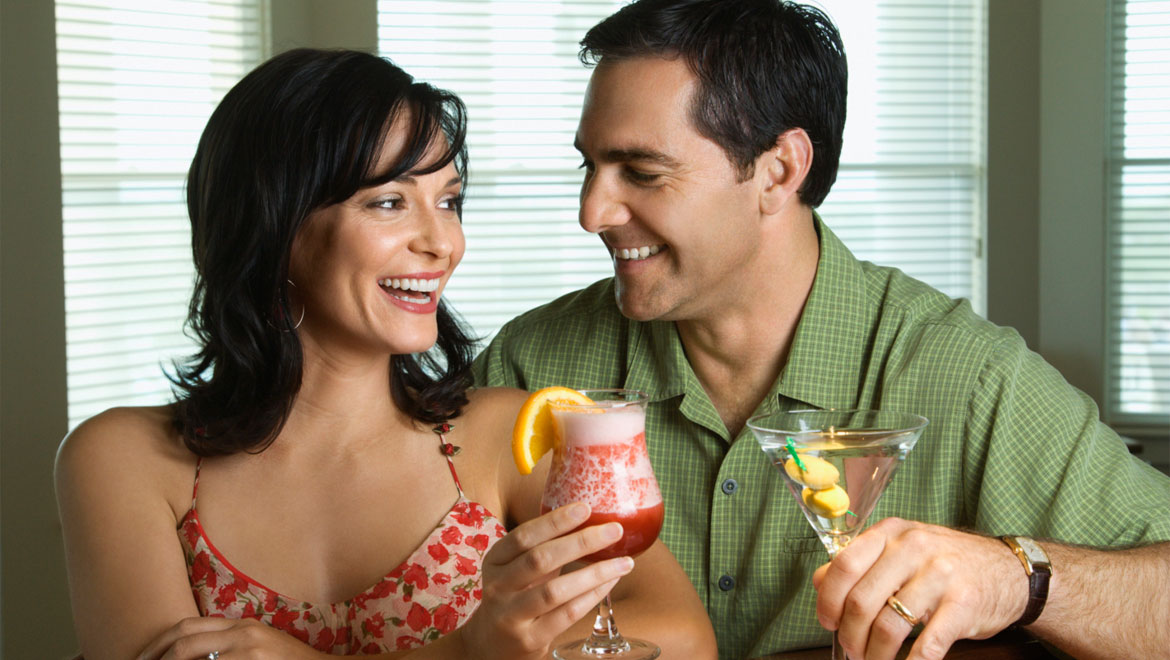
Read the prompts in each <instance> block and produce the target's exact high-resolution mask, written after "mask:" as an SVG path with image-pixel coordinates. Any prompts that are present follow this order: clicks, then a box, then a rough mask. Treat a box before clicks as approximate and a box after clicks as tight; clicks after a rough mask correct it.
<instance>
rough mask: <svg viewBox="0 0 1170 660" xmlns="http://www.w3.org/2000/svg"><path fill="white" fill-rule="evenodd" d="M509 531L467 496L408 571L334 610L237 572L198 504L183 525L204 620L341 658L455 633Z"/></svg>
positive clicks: (194, 589) (474, 603) (410, 561)
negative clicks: (257, 624)
mask: <svg viewBox="0 0 1170 660" xmlns="http://www.w3.org/2000/svg"><path fill="white" fill-rule="evenodd" d="M504 533H505V530H504V527H503V525H501V524H500V523H499V522H498V521H497V520H496V518H495V517H494V516H493V515H492V514H491V513H490V512H489V511H488V510H487V509H486V508H485V507H484V506H483V505H481V504H478V503H476V502H472V501H469V500H467V499H466V498H465V497H463V495H462V494H460V496H459V499H458V501H456V503H455V506H453V507H451V510H450V511H449V512H448V513H447V515H446V516H444V517H443V520H442V521H441V522H440V523H439V525H438V526H437V527H435V529H434V531H432V532H431V534H430V536H428V537H427V538H426V540H425V541H423V543H422V545H420V546H419V548H418V549H417V550H415V551H414V553H413V554H412V555H411V556H410V557H409V558H408V559H407V560H406V561H404V562H403V563H402V564H401V565H400V566H398V567H397V568H395V569H394V570H393V571H391V572H390V573H389V574H388V575H386V576H385V577H384V578H382V579H381V580H380V581H379V582H378V583H377V584H375V585H373V586H372V587H370V588H369V589H367V590H366V591H364V592H362V593H361V594H358V595H357V596H355V597H353V598H351V599H349V600H347V601H343V602H340V603H334V604H331V605H315V604H312V603H306V602H302V601H294V600H291V599H289V598H286V597H285V596H283V595H281V594H278V593H276V592H275V591H273V590H271V589H269V588H267V587H265V586H264V585H262V584H260V583H258V582H256V581H255V580H253V579H251V578H249V577H248V576H247V575H244V574H243V573H241V572H240V571H238V570H236V569H235V568H234V567H233V566H232V565H231V563H230V562H228V560H227V559H226V558H224V557H223V556H222V555H221V554H220V553H219V551H218V550H216V548H215V546H214V545H213V544H212V543H211V541H210V540H209V539H208V538H207V535H206V533H205V532H204V531H203V526H202V525H201V524H200V522H199V516H198V513H197V512H196V510H195V506H194V504H192V506H191V509H190V510H189V511H188V512H187V515H186V516H184V517H183V520H182V522H181V523H180V525H179V538H180V540H181V542H182V545H183V551H184V553H185V554H186V557H187V570H188V575H189V577H190V579H191V590H192V592H193V593H194V594H195V600H196V601H197V602H198V604H199V612H200V613H201V614H203V615H204V616H219V617H226V618H235V619H243V618H250V619H259V620H261V621H263V622H264V623H267V624H268V625H270V626H272V627H273V628H277V629H279V630H283V631H285V632H287V633H288V634H290V635H292V636H293V637H296V638H297V639H299V640H301V641H303V642H305V643H306V644H309V645H310V646H312V647H313V648H315V649H317V650H318V651H324V652H326V653H330V654H333V655H373V654H377V653H386V652H388V651H399V650H405V649H413V648H418V647H420V646H422V645H424V644H427V643H429V642H432V641H434V640H436V639H438V638H439V637H441V636H443V635H446V634H448V633H450V632H451V631H452V630H455V629H456V628H458V627H459V626H460V625H462V624H463V622H464V621H466V620H467V619H468V617H470V616H471V613H472V612H474V611H475V608H476V607H478V606H479V602H480V599H481V598H482V595H483V592H482V590H481V589H480V579H481V570H482V568H483V557H484V555H485V554H487V551H488V549H489V548H491V546H492V545H493V544H495V542H496V541H497V540H498V539H500V538H501V537H503V536H504Z"/></svg>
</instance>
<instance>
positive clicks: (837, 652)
mask: <svg viewBox="0 0 1170 660" xmlns="http://www.w3.org/2000/svg"><path fill="white" fill-rule="evenodd" d="M835 540H836V539H835ZM847 543H848V541H845V542H844V543H841V544H840V545H838V544H837V543H836V542H834V543H832V544H826V547H827V548H828V551H829V561H830V562H831V561H833V560H834V559H836V558H837V553H839V552H841V550H842V549H844V548H845V545H846V544H847ZM837 625H838V627H840V625H841V623H840V622H839V621H838V622H837ZM833 660H849V658H848V657H847V656H846V655H845V649H844V648H843V647H842V646H841V640H840V639H838V637H837V631H836V630H834V631H833Z"/></svg>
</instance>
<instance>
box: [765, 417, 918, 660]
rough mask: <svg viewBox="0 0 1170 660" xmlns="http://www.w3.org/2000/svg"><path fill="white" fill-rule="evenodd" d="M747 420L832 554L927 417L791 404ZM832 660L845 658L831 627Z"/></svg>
mask: <svg viewBox="0 0 1170 660" xmlns="http://www.w3.org/2000/svg"><path fill="white" fill-rule="evenodd" d="M747 425H748V428H750V429H751V430H752V433H753V434H754V435H755V437H756V440H757V441H758V442H759V443H760V448H761V449H763V450H764V453H765V454H767V456H768V460H770V461H771V462H772V464H773V465H775V466H776V468H777V469H778V470H780V474H781V475H783V478H784V483H785V485H787V486H788V490H789V492H791V493H792V495H793V496H794V497H795V498H796V503H797V504H798V505H799V506H800V510H801V512H803V513H804V517H805V518H806V519H807V520H808V522H809V524H810V525H812V528H813V530H814V531H816V533H817V536H818V537H820V539H821V543H823V544H824V546H825V550H827V551H828V552H829V559H830V560H832V559H833V558H834V557H836V556H837V554H838V553H840V552H841V551H842V550H844V549H845V547H846V546H848V545H849V543H850V542H851V541H852V540H853V539H854V538H856V537H857V534H858V533H860V532H861V530H862V528H863V527H865V525H866V521H867V520H868V519H869V514H870V513H872V512H873V508H874V505H876V504H877V501H878V500H879V499H880V498H881V496H882V493H883V492H885V490H886V486H888V485H889V483H890V479H891V478H892V477H893V476H894V472H895V471H897V469H898V466H899V465H901V464H902V461H904V460H905V459H906V455H907V454H909V453H910V450H911V449H913V448H914V444H915V443H916V442H918V438H919V437H920V436H921V435H922V430H923V429H924V428H926V425H927V420H926V418H925V417H920V416H918V415H912V414H909V413H902V412H894V411H888V410H796V411H790V412H779V413H770V414H765V415H757V416H756V417H753V418H751V419H749V420H748V422H747ZM833 660H845V652H844V650H842V649H841V646H840V643H839V642H838V640H837V633H836V632H834V633H833Z"/></svg>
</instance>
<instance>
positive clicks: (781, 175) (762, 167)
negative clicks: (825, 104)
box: [756, 128, 813, 215]
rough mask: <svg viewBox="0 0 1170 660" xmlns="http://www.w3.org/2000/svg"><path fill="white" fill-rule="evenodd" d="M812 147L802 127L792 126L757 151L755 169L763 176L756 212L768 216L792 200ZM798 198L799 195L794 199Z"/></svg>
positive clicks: (810, 162) (809, 165) (800, 181)
mask: <svg viewBox="0 0 1170 660" xmlns="http://www.w3.org/2000/svg"><path fill="white" fill-rule="evenodd" d="M812 160H813V146H812V141H811V140H809V139H808V133H805V132H804V129H803V128H792V129H789V130H787V131H785V132H783V133H781V134H780V137H778V138H776V146H774V147H772V148H771V149H769V150H768V151H765V152H764V153H762V154H760V157H759V158H758V159H757V160H756V171H757V173H758V174H759V175H760V176H762V177H763V181H762V185H761V187H760V211H761V212H762V213H764V214H765V215H771V214H774V213H777V212H779V211H780V209H781V208H783V207H784V205H785V204H787V203H789V202H790V201H792V199H793V198H794V196H796V195H797V193H798V192H799V191H800V187H801V186H802V185H804V179H805V177H807V176H808V170H809V168H810V167H812ZM797 199H799V198H797Z"/></svg>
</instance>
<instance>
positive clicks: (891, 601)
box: [886, 596, 921, 627]
mask: <svg viewBox="0 0 1170 660" xmlns="http://www.w3.org/2000/svg"><path fill="white" fill-rule="evenodd" d="M886 605H889V606H890V609H891V610H894V611H895V612H897V613H898V616H900V617H902V618H903V619H905V620H906V623H908V624H910V626H911V627H914V626H917V625H918V624H919V623H921V621H919V620H918V617H916V616H914V615H913V614H911V613H910V610H908V609H906V606H905V605H903V604H902V601H900V600H898V599H897V598H895V597H893V596H890V597H889V598H887V599H886Z"/></svg>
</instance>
